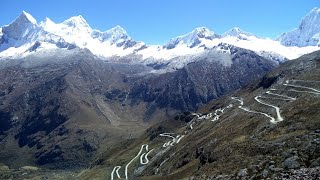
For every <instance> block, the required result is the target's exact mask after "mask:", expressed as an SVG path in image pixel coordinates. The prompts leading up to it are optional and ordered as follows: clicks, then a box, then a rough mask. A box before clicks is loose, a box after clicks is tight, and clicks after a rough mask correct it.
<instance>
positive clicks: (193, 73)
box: [0, 44, 277, 169]
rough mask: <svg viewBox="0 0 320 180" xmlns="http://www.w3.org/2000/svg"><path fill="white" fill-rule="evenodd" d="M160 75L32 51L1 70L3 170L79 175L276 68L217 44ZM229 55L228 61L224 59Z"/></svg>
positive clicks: (80, 54)
mask: <svg viewBox="0 0 320 180" xmlns="http://www.w3.org/2000/svg"><path fill="white" fill-rule="evenodd" d="M219 47H221V48H226V49H227V50H228V51H221V52H218V51H216V50H214V49H209V50H207V51H206V53H204V54H203V55H202V56H197V58H198V59H197V60H194V61H192V57H188V58H189V59H191V60H190V61H192V62H191V63H189V64H187V65H186V66H185V67H184V68H181V69H178V70H174V71H170V72H166V71H164V72H163V71H162V70H161V68H160V69H155V67H153V68H152V67H149V66H145V65H141V64H130V65H129V64H121V63H113V62H112V61H111V60H110V61H109V62H108V61H103V60H101V59H99V58H97V57H96V56H94V55H93V54H92V53H91V52H90V51H88V50H86V49H79V48H72V49H69V48H64V49H56V50H52V51H37V52H36V53H34V54H31V55H28V56H26V57H25V58H22V59H15V60H13V59H4V60H2V61H1V62H0V68H1V71H0V77H1V79H3V81H2V82H1V83H0V92H1V97H0V123H1V128H0V147H1V148H0V159H1V162H3V163H5V164H7V165H9V166H10V167H21V166H24V165H44V166H46V167H52V168H71V169H78V168H81V167H83V166H86V165H87V164H88V162H90V160H92V159H94V158H95V157H96V156H97V155H98V154H99V153H100V152H101V150H104V149H106V148H109V147H111V146H112V145H114V144H117V143H119V141H122V140H126V139H131V138H133V137H137V136H138V135H140V134H141V133H142V132H143V131H144V130H145V129H147V128H148V127H149V126H150V125H152V124H154V123H157V122H161V121H163V120H166V119H168V118H169V117H173V116H174V115H175V114H176V113H179V112H184V111H194V110H196V109H197V108H198V107H200V106H201V105H203V104H205V103H207V102H209V101H210V100H212V99H214V98H217V97H219V96H221V95H223V94H225V93H228V92H230V91H233V90H235V89H238V88H240V87H242V86H245V85H247V84H248V83H249V82H251V81H253V80H254V79H255V77H259V76H262V75H264V74H265V73H266V72H268V71H270V70H271V69H273V68H274V67H276V66H277V63H275V62H274V61H272V60H268V59H265V58H263V57H260V56H258V55H257V54H255V53H254V52H252V51H249V50H245V49H241V48H237V47H234V46H230V45H225V44H221V45H220V46H219ZM226 52H228V53H226Z"/></svg>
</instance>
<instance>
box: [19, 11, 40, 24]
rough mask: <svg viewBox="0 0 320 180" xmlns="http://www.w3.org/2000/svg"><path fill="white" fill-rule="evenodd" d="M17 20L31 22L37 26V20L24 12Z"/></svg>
mask: <svg viewBox="0 0 320 180" xmlns="http://www.w3.org/2000/svg"><path fill="white" fill-rule="evenodd" d="M17 19H23V20H24V21H29V22H30V23H32V24H37V20H36V19H34V18H33V17H32V16H31V15H30V14H29V13H27V12H26V11H22V13H21V15H20V16H19V17H18V18H17Z"/></svg>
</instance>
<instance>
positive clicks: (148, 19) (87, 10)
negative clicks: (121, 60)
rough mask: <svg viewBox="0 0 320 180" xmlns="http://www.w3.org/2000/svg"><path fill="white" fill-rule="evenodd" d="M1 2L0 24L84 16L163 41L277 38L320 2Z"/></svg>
mask: <svg viewBox="0 0 320 180" xmlns="http://www.w3.org/2000/svg"><path fill="white" fill-rule="evenodd" d="M1 6H2V8H1V11H0V26H3V25H6V24H9V23H10V22H12V21H13V20H14V19H15V18H16V17H17V16H18V15H19V14H21V12H22V10H25V11H27V12H28V13H30V14H31V15H32V16H33V17H35V18H36V19H37V20H38V21H41V20H43V19H44V18H45V17H49V18H50V19H51V20H53V21H54V22H56V23H59V22H62V21H63V20H65V19H67V18H69V17H71V16H76V15H82V16H83V17H84V18H85V19H86V20H87V22H88V23H89V25H90V26H91V27H92V28H95V29H99V30H102V31H104V30H107V29H110V28H112V27H114V26H116V25H120V26H121V27H123V28H124V29H126V31H127V32H128V34H129V35H130V36H131V37H133V38H134V39H135V40H139V41H144V42H146V43H147V44H163V43H165V42H167V41H168V40H169V39H170V38H173V37H176V36H178V35H182V34H185V33H188V32H190V31H192V30H193V29H194V28H196V27H200V26H205V27H208V28H209V29H211V30H213V31H214V32H216V33H219V34H222V33H223V32H225V31H227V30H228V29H231V28H232V27H240V28H241V29H243V30H245V31H248V32H252V33H254V34H256V35H258V36H262V37H270V38H275V37H277V36H278V35H280V34H281V33H283V32H285V31H288V30H291V29H292V28H295V27H297V26H298V25H299V23H300V20H301V19H302V18H303V17H304V16H305V15H306V14H307V13H308V12H309V11H310V10H311V9H312V8H313V7H320V0H242V1H240V0H233V1H232V0H51V1H50V0H48V1H46V0H28V1H26V0H1Z"/></svg>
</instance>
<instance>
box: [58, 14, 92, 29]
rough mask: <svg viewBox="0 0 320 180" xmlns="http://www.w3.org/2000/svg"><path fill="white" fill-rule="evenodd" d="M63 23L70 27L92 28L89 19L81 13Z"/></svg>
mask: <svg viewBox="0 0 320 180" xmlns="http://www.w3.org/2000/svg"><path fill="white" fill-rule="evenodd" d="M62 24H64V25H67V26H69V27H73V28H77V27H78V28H81V27H86V28H90V26H89V24H88V23H87V21H86V20H85V19H84V18H83V17H82V16H81V15H78V16H73V17H71V18H69V19H67V20H65V21H63V22H62Z"/></svg>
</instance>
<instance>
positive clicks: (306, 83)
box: [78, 51, 320, 179]
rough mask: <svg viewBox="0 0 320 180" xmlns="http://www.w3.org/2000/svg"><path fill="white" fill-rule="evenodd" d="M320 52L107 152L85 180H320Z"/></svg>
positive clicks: (284, 66)
mask: <svg viewBox="0 0 320 180" xmlns="http://www.w3.org/2000/svg"><path fill="white" fill-rule="evenodd" d="M319 67H320V52H319V51H318V52H315V53H311V54H308V55H305V56H302V57H301V58H299V59H296V60H293V61H289V62H286V63H284V64H282V65H280V67H278V68H276V69H275V70H273V71H272V72H270V73H268V74H267V75H265V76H264V77H263V78H261V79H260V80H257V81H256V82H255V83H252V84H251V85H249V86H247V87H245V88H243V89H241V90H238V91H236V92H234V93H232V94H229V95H225V96H223V97H221V98H219V99H217V100H213V101H212V102H210V103H208V104H207V105H206V106H204V107H202V108H201V109H200V110H199V111H198V112H196V113H191V112H185V113H182V114H180V115H178V116H176V117H175V118H174V119H171V120H169V121H166V122H163V123H160V124H158V125H156V126H153V127H151V128H150V129H148V130H147V131H146V133H145V134H144V135H142V136H141V137H140V138H137V139H135V140H131V141H125V142H124V143H122V144H118V145H117V146H115V147H113V148H111V149H108V150H107V151H106V152H105V153H103V154H102V155H101V156H100V158H98V159H97V160H96V161H95V162H94V163H93V164H92V167H91V168H89V169H88V170H86V171H83V172H82V173H80V174H79V177H78V178H82V179H92V178H97V179H118V178H120V177H121V178H125V179H216V178H221V179H230V178H231V179H234V178H254V179H261V178H280V179H283V178H284V179H290V178H298V179H299V178H305V179H317V178H319V172H320V168H319V166H320V162H319V158H320V157H319V155H320V141H319V138H320V124H319V123H320V119H319V117H320V114H319V112H320V111H319V110H320V76H319V75H320V72H319Z"/></svg>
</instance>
